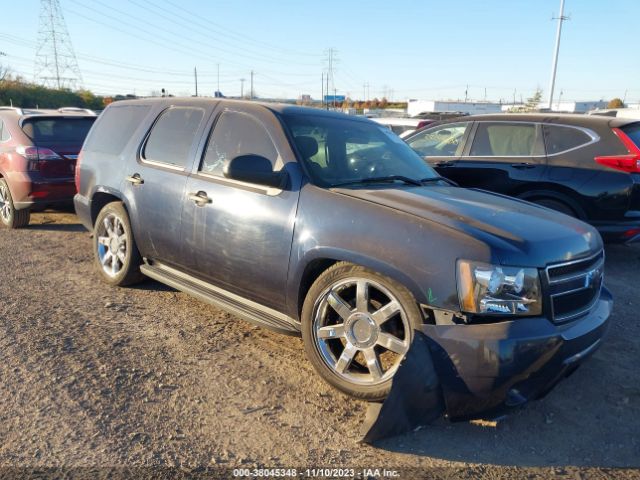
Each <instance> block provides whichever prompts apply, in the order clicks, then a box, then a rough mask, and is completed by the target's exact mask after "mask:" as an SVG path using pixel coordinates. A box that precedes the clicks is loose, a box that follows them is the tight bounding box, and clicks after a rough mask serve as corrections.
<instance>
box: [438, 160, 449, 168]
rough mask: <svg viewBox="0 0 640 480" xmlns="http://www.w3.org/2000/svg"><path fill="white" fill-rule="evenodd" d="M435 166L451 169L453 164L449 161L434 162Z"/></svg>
mask: <svg viewBox="0 0 640 480" xmlns="http://www.w3.org/2000/svg"><path fill="white" fill-rule="evenodd" d="M436 166H438V167H453V162H452V161H451V160H443V161H442V162H436Z"/></svg>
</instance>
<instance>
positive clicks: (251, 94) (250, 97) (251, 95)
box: [249, 70, 253, 100]
mask: <svg viewBox="0 0 640 480" xmlns="http://www.w3.org/2000/svg"><path fill="white" fill-rule="evenodd" d="M249 100H253V70H251V92H250V93H249Z"/></svg>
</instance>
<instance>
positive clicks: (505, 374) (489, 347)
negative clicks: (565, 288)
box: [422, 287, 613, 420]
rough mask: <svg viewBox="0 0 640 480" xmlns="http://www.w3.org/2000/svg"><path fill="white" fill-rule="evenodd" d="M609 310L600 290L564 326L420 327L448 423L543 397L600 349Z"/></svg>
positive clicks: (526, 321) (531, 322) (537, 321)
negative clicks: (583, 313)
mask: <svg viewBox="0 0 640 480" xmlns="http://www.w3.org/2000/svg"><path fill="white" fill-rule="evenodd" d="M612 305H613V299H612V297H611V293H610V292H609V291H608V290H607V289H606V288H604V287H603V288H602V291H601V295H600V299H599V300H598V302H597V303H596V305H595V306H594V308H593V309H592V310H591V312H590V313H589V314H588V315H586V316H584V317H582V318H580V319H579V320H575V321H573V322H571V323H569V324H566V325H555V324H553V323H552V322H550V321H549V320H548V319H546V318H541V317H535V318H520V319H517V320H513V321H509V322H501V323H495V324H482V325H424V326H423V329H422V330H423V332H424V334H425V335H426V337H427V339H428V344H429V350H430V352H431V357H432V359H433V364H434V367H435V370H436V373H437V376H438V379H439V382H440V387H441V389H442V394H443V397H444V401H445V406H446V407H445V408H446V412H447V414H448V416H449V418H451V419H452V420H463V419H470V418H492V417H497V416H499V415H501V414H503V413H505V411H507V410H509V409H510V408H513V407H516V406H519V405H522V404H524V403H526V402H527V401H529V400H534V399H537V398H541V397H542V396H544V395H545V394H546V393H547V392H549V391H550V390H551V389H552V388H553V386H554V385H555V384H556V383H557V382H558V381H560V380H561V379H562V378H564V377H566V376H568V375H569V374H571V373H573V371H575V369H576V368H577V367H578V366H579V365H580V364H581V363H582V361H583V360H584V359H585V358H587V357H588V356H589V355H591V354H592V353H593V352H594V351H595V350H596V349H597V348H598V347H599V345H600V342H601V339H602V337H603V336H604V334H605V333H606V330H607V328H608V319H609V314H610V313H611V308H612Z"/></svg>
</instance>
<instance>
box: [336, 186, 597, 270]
mask: <svg viewBox="0 0 640 480" xmlns="http://www.w3.org/2000/svg"><path fill="white" fill-rule="evenodd" d="M334 191H335V192H337V193H340V194H342V195H348V196H350V197H355V198H359V199H361V200H365V201H368V202H372V203H376V204H379V205H383V206H385V207H389V208H392V209H395V210H398V211H401V212H405V213H408V214H411V215H415V216H417V217H420V218H422V219H425V220H428V221H429V222H435V223H438V224H440V225H444V226H446V227H449V228H452V229H455V230H457V231H463V232H465V233H467V234H468V235H470V236H472V237H474V238H475V239H477V240H481V241H483V242H485V243H486V244H487V245H489V246H490V248H491V250H492V251H493V253H494V255H495V256H496V257H497V258H498V260H499V262H500V263H501V264H503V265H514V266H522V267H538V268H542V267H545V266H546V265H548V264H551V263H558V262H563V261H568V260H573V259H576V258H581V257H584V256H588V255H591V254H593V253H597V252H599V251H600V250H601V249H602V239H601V238H600V234H599V233H598V231H597V230H596V229H595V228H593V227H592V226H590V225H588V224H586V223H584V222H582V221H580V220H577V219H575V218H572V217H569V216H567V215H563V214H561V213H558V212H555V211H552V210H549V209H547V208H544V207H538V206H536V205H533V204H531V203H528V202H524V201H521V200H517V199H513V198H510V197H505V196H502V195H497V194H492V193H489V192H484V191H479V190H471V189H465V188H457V187H449V186H447V187H443V186H435V185H432V186H424V187H410V186H406V187H404V186H403V187H398V188H388V187H381V188H375V187H374V188H366V189H365V188H363V189H360V188H357V189H346V188H336V189H334ZM461 258H464V253H463V252H461ZM471 260H473V259H471Z"/></svg>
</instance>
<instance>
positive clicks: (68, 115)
mask: <svg viewBox="0 0 640 480" xmlns="http://www.w3.org/2000/svg"><path fill="white" fill-rule="evenodd" d="M95 118H96V115H95V114H94V113H93V112H91V111H90V110H84V109H74V108H69V109H64V108H61V109H60V110H58V111H56V110H22V109H20V108H13V107H0V225H3V226H5V227H8V228H19V227H24V226H26V225H28V224H29V217H30V212H31V210H32V209H37V208H45V207H53V206H60V205H63V204H68V205H71V203H72V201H73V196H74V195H75V193H76V187H75V183H74V172H75V167H76V158H77V157H78V152H80V148H81V147H82V142H84V139H85V137H86V136H87V133H88V132H89V129H90V128H91V125H93V122H94V120H95Z"/></svg>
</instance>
